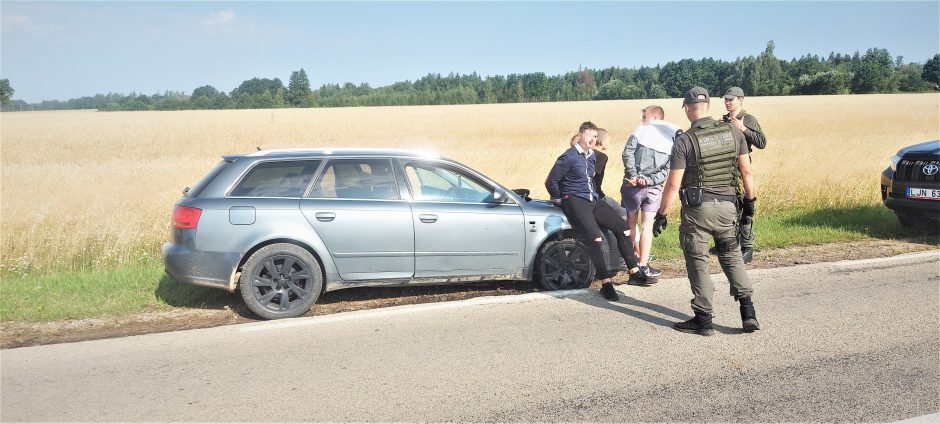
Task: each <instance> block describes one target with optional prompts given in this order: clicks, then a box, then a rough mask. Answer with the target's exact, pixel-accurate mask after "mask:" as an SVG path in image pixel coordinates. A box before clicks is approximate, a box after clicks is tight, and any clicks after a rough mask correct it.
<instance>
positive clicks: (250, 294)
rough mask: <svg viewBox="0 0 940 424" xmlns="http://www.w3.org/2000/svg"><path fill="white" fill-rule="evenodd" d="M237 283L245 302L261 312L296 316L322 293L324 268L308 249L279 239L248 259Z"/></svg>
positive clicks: (264, 315) (268, 316)
mask: <svg viewBox="0 0 940 424" xmlns="http://www.w3.org/2000/svg"><path fill="white" fill-rule="evenodd" d="M238 284H239V288H240V291H241V294H242V299H243V300H244V301H245V305H246V306H248V309H250V310H251V311H252V312H254V313H255V314H257V315H258V316H260V317H262V318H265V319H280V318H294V317H299V316H301V315H303V314H305V313H307V311H309V310H310V308H311V307H312V306H313V304H314V303H316V301H317V298H319V297H320V292H321V291H322V289H323V271H322V270H321V268H320V262H319V261H318V260H317V258H316V257H314V256H313V255H312V254H310V252H308V251H307V250H306V249H304V248H302V247H300V246H297V245H294V244H289V243H277V244H272V245H270V246H265V247H263V248H261V249H259V250H258V251H257V252H255V253H254V254H252V255H251V257H249V258H248V260H247V261H245V265H244V266H243V267H242V274H241V278H239V282H238Z"/></svg>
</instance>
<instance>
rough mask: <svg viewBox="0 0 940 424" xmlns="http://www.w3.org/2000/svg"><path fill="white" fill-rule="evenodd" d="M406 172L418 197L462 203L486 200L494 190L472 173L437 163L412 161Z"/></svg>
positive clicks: (416, 197)
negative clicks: (475, 177)
mask: <svg viewBox="0 0 940 424" xmlns="http://www.w3.org/2000/svg"><path fill="white" fill-rule="evenodd" d="M405 175H406V177H407V178H408V185H409V186H410V187H411V192H412V197H413V198H414V199H415V200H427V201H437V202H459V203H487V202H491V201H492V200H493V189H491V188H489V187H487V186H486V185H484V184H483V183H481V182H479V181H477V180H476V179H474V178H473V177H471V176H470V175H468V174H466V173H464V172H462V171H460V170H457V169H453V168H450V167H445V166H441V165H439V164H434V163H422V162H411V163H408V164H406V165H405Z"/></svg>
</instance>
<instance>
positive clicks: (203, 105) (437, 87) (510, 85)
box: [0, 41, 940, 111]
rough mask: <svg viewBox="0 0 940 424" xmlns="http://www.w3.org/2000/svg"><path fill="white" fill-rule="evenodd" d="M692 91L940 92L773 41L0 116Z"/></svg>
mask: <svg viewBox="0 0 940 424" xmlns="http://www.w3.org/2000/svg"><path fill="white" fill-rule="evenodd" d="M693 86H702V87H705V88H707V89H708V90H709V91H710V92H712V93H721V92H723V91H724V90H725V89H726V88H727V87H731V86H738V87H741V88H743V89H744V92H745V93H747V95H749V96H755V95H756V96H780V95H784V96H785V95H812V94H868V93H898V92H909V93H910V92H922V91H930V90H935V89H936V90H940V53H938V54H936V55H934V56H933V57H932V58H929V59H927V60H926V61H925V62H924V63H923V64H920V63H917V62H911V63H905V62H904V58H903V57H902V56H898V57H892V56H891V54H890V53H889V52H888V50H886V49H881V48H871V49H868V50H867V51H866V52H865V53H864V54H860V53H859V52H855V54H853V55H843V54H838V53H830V54H829V56H828V57H820V56H817V55H805V56H803V57H800V58H794V59H792V60H789V61H788V60H781V59H778V58H777V57H776V56H774V43H773V41H770V42H768V43H767V47H766V49H765V50H764V51H763V52H762V53H761V54H759V55H757V56H747V57H743V58H738V59H736V60H734V61H730V62H729V61H723V60H716V59H712V58H703V59H698V60H694V59H683V60H680V61H673V62H668V63H666V64H665V65H662V66H660V65H656V66H642V67H640V68H638V69H635V68H629V69H627V68H619V67H610V68H605V69H579V70H578V71H572V72H567V73H565V74H562V75H552V76H549V75H546V74H545V73H544V72H534V73H527V74H510V75H507V76H503V75H496V76H487V77H482V76H480V75H478V74H477V73H475V72H474V73H472V74H467V75H461V74H454V73H451V74H449V75H447V76H441V75H440V74H428V75H426V76H424V77H422V78H420V79H418V80H416V81H414V82H411V81H403V82H397V83H394V84H392V85H389V86H385V87H377V88H373V87H371V86H369V84H366V83H363V84H359V85H355V84H352V83H349V82H347V83H345V84H343V85H339V84H325V85H323V86H321V87H320V88H319V89H316V90H314V89H311V87H310V80H309V78H308V76H307V73H306V71H305V70H304V69H300V70H298V71H294V72H292V73H291V75H290V79H289V80H288V84H287V86H285V85H284V83H283V82H282V81H281V80H280V79H278V78H273V79H268V78H252V79H250V80H246V81H244V82H242V83H241V84H240V85H239V86H238V87H236V88H235V89H234V90H232V91H231V92H229V93H226V92H224V91H220V90H218V89H216V88H215V87H213V86H211V85H204V86H202V87H197V88H195V89H194V90H193V92H192V94H190V95H186V94H185V93H184V92H174V91H166V92H164V93H162V94H153V95H145V94H138V93H130V94H115V93H108V94H97V95H95V96H90V97H89V96H86V97H81V98H78V99H70V100H65V101H59V100H51V101H43V102H40V103H33V104H28V103H26V102H23V101H20V100H13V99H12V94H13V92H14V91H13V88H12V87H11V86H10V83H9V81H8V80H0V97H2V103H3V107H4V110H52V109H98V110H102V111H116V110H181V109H259V108H283V107H344V106H399V105H445V104H476V103H520V102H555V101H575V100H613V99H661V98H676V97H682V95H683V93H684V92H685V90H687V89H688V88H690V87H693Z"/></svg>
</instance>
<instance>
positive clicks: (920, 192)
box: [907, 187, 940, 200]
mask: <svg viewBox="0 0 940 424" xmlns="http://www.w3.org/2000/svg"><path fill="white" fill-rule="evenodd" d="M907 197H908V198H910V199H930V200H940V190H934V189H931V188H914V187H908V188H907Z"/></svg>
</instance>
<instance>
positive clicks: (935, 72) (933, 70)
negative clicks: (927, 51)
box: [921, 53, 940, 86]
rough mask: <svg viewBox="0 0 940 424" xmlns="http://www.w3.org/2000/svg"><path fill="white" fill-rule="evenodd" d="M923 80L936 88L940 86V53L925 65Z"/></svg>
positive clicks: (922, 74)
mask: <svg viewBox="0 0 940 424" xmlns="http://www.w3.org/2000/svg"><path fill="white" fill-rule="evenodd" d="M921 78H923V79H924V81H927V82H928V83H930V84H932V85H934V86H937V85H940V53H937V54H935V55H934V56H933V58H931V59H930V60H928V61H927V62H926V63H924V69H923V71H922V73H921Z"/></svg>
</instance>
